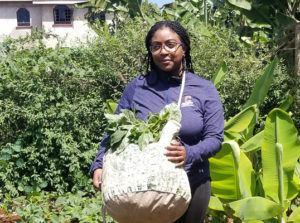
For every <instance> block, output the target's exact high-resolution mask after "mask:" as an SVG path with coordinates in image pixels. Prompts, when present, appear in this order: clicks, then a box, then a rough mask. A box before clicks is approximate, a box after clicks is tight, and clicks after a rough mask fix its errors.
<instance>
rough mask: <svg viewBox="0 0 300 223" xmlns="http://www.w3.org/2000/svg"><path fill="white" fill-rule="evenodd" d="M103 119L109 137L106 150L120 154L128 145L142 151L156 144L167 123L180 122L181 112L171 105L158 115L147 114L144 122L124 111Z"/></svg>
mask: <svg viewBox="0 0 300 223" xmlns="http://www.w3.org/2000/svg"><path fill="white" fill-rule="evenodd" d="M105 117H106V119H107V120H108V128H107V129H106V132H107V134H108V135H109V137H110V142H109V145H108V146H107V149H112V150H117V151H118V152H122V151H123V150H124V149H125V147H126V146H127V145H128V144H130V143H134V144H137V145H138V146H139V147H140V149H141V150H142V149H144V148H145V147H146V146H147V145H148V144H150V143H152V142H157V141H158V140H159V138H160V134H161V131H162V129H163V127H164V126H165V124H166V123H167V121H169V120H175V121H178V122H180V120H181V111H180V109H179V108H178V106H177V105H176V104H175V103H171V104H169V105H166V106H165V107H164V108H163V109H162V110H161V112H160V113H158V114H151V113H149V114H148V116H147V117H146V119H145V121H142V120H140V119H139V118H138V117H137V115H136V113H135V111H131V110H126V109H124V110H121V112H120V113H119V114H115V115H112V114H105Z"/></svg>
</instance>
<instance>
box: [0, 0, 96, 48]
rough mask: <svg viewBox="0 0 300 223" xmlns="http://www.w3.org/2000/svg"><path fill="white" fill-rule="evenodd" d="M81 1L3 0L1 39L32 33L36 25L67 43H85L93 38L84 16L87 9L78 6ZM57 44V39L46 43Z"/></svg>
mask: <svg viewBox="0 0 300 223" xmlns="http://www.w3.org/2000/svg"><path fill="white" fill-rule="evenodd" d="M81 2H87V1H82V0H31V1H29V0H21V1H3V0H0V27H1V28H0V41H1V40H3V39H4V38H6V37H7V36H10V37H12V38H18V37H20V36H25V35H27V34H30V33H31V32H32V31H33V30H34V29H35V28H37V29H43V30H45V31H46V32H49V31H50V32H51V33H52V34H56V35H58V36H60V37H61V38H62V39H65V44H66V45H74V44H76V42H79V41H82V42H85V41H86V39H87V38H90V37H94V36H95V33H94V32H93V31H92V30H91V29H90V28H89V26H88V21H87V20H86V19H85V18H84V15H85V13H87V9H79V8H75V4H76V3H81ZM54 44H55V41H54V40H51V41H49V42H47V45H49V46H52V45H54Z"/></svg>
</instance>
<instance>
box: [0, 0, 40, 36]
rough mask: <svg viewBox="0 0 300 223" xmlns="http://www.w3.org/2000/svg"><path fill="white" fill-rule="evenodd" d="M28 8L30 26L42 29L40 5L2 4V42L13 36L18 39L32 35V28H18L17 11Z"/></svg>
mask: <svg viewBox="0 0 300 223" xmlns="http://www.w3.org/2000/svg"><path fill="white" fill-rule="evenodd" d="M19 8H26V9H27V10H28V11H29V13H30V24H31V25H32V27H35V26H37V27H39V28H41V26H42V22H41V14H40V10H39V6H38V5H33V4H32V3H31V2H0V27H1V29H0V40H1V39H3V38H5V37H7V36H11V37H13V38H17V37H19V36H25V35H26V34H30V33H31V31H32V28H17V26H18V24H17V10H18V9H19Z"/></svg>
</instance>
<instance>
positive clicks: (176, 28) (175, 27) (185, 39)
mask: <svg viewBox="0 0 300 223" xmlns="http://www.w3.org/2000/svg"><path fill="white" fill-rule="evenodd" d="M164 27H167V28H169V29H171V30H172V31H173V32H175V33H176V34H177V35H178V36H179V38H180V40H181V42H182V43H183V44H184V46H185V47H186V52H185V56H184V57H183V59H182V60H183V61H182V64H183V69H184V70H186V71H190V72H194V69H193V65H192V60H191V55H190V49H191V48H190V38H189V36H188V34H187V32H186V30H185V28H183V27H182V26H181V25H180V24H179V23H178V22H176V21H160V22H157V23H155V24H154V25H153V26H152V27H151V29H150V30H149V32H148V34H147V36H146V40H145V43H146V48H147V52H148V53H147V55H146V58H145V61H146V63H147V67H146V74H147V73H148V72H149V68H150V69H151V70H152V69H154V68H155V67H156V66H155V64H154V62H153V58H152V54H151V51H150V46H151V39H152V37H153V35H154V33H155V32H156V31H157V30H159V29H162V28H164ZM149 66H150V67H149Z"/></svg>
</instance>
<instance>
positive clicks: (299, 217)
mask: <svg viewBox="0 0 300 223" xmlns="http://www.w3.org/2000/svg"><path fill="white" fill-rule="evenodd" d="M288 222H295V223H297V222H300V207H297V208H296V209H295V210H294V211H293V212H292V214H291V215H290V216H289V218H288Z"/></svg>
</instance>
